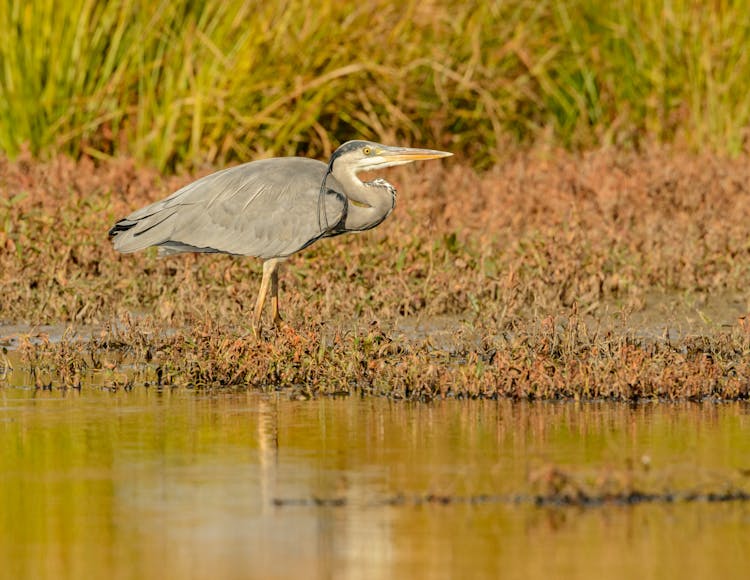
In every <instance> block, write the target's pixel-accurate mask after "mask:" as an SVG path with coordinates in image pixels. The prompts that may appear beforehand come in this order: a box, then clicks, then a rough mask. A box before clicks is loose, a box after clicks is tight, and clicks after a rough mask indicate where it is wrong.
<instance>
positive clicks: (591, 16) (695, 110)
mask: <svg viewBox="0 0 750 580" xmlns="http://www.w3.org/2000/svg"><path fill="white" fill-rule="evenodd" d="M748 47H750V9H749V8H748V3H747V1H730V0H715V1H713V2H700V1H697V0H671V1H669V0H622V1H619V2H598V1H597V0H506V1H496V2H490V1H479V0H474V1H467V2H463V3H455V2H450V1H448V0H432V1H428V0H368V1H366V2H338V1H336V0H279V1H276V2H269V1H268V0H245V1H239V0H236V1H226V2H213V1H208V0H204V1H199V0H198V1H195V0H193V1H190V0H151V1H146V0H119V1H110V2H105V1H97V0H6V1H5V2H2V3H0V150H2V151H4V152H6V153H7V154H10V155H14V154H16V153H17V152H19V151H20V150H21V149H22V148H24V147H29V148H30V150H31V151H32V153H34V154H37V155H42V156H45V155H50V154H54V153H56V152H58V151H65V152H68V153H71V154H73V155H80V154H88V155H91V156H94V157H106V156H109V155H114V154H119V153H127V154H130V155H134V156H136V157H137V158H139V159H141V160H143V161H144V162H147V163H150V164H153V165H156V166H157V167H160V168H172V167H175V166H178V165H179V166H186V165H187V166H191V165H196V164H203V163H211V164H221V163H224V162H227V161H230V160H235V159H240V160H247V159H250V158H252V157H253V156H256V155H264V154H272V153H273V154H295V153H302V152H305V153H309V154H317V155H325V154H326V153H328V152H330V150H331V149H332V148H334V147H335V146H336V144H337V143H338V142H340V141H342V140H344V139H347V138H351V137H355V136H356V137H365V138H374V139H379V140H384V141H392V142H405V143H410V142H412V143H420V144H425V145H430V146H435V147H444V148H448V149H451V150H453V151H457V152H463V153H464V154H466V155H468V156H469V157H471V158H472V159H473V161H474V163H475V164H476V165H477V166H480V167H481V166H487V165H489V164H491V163H492V162H493V161H495V160H496V159H497V158H499V157H501V156H502V155H503V151H504V149H506V148H507V147H508V146H511V145H513V144H514V143H529V142H533V141H538V140H546V141H551V142H552V143H554V144H563V145H565V146H569V147H573V148H579V147H588V146H592V145H597V144H602V143H604V144H610V143H611V144H618V145H621V144H625V145H638V144H639V143H640V142H642V141H644V140H659V141H670V140H674V139H677V140H680V141H683V142H685V143H687V144H691V145H694V146H696V147H709V148H712V149H715V150H717V151H720V152H725V153H730V154H731V153H737V152H739V151H740V150H742V149H743V148H744V146H745V141H746V138H747V130H748V124H749V120H750V98H748V94H750V50H749V49H748Z"/></svg>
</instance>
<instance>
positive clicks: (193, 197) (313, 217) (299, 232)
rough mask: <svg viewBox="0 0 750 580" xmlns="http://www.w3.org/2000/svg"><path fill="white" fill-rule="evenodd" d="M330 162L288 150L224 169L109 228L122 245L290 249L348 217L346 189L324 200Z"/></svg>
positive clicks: (268, 254) (249, 251) (274, 252)
mask: <svg viewBox="0 0 750 580" xmlns="http://www.w3.org/2000/svg"><path fill="white" fill-rule="evenodd" d="M326 167H327V166H326V164H325V163H322V162H320V161H315V160H313V159H305V158H300V157H284V158H276V159H266V160H262V161H254V162H252V163H246V164H244V165H240V166H237V167H233V168H230V169H225V170H223V171H219V172H217V173H214V174H211V175H208V176H206V177H203V178H202V179H199V180H197V181H195V182H193V183H191V184H189V185H187V186H185V187H183V188H182V189H180V190H178V191H176V192H175V193H173V194H172V195H170V196H169V197H168V198H166V199H164V200H162V201H159V202H156V203H154V204H151V205H150V206H147V207H144V208H142V209H140V210H138V211H136V212H133V213H132V214H130V215H129V216H128V217H127V218H125V219H123V220H120V221H119V222H117V224H116V225H115V226H114V227H113V228H112V230H111V231H110V235H112V236H113V237H114V244H115V248H116V249H117V250H119V251H121V252H134V251H136V250H140V249H143V248H146V247H148V246H160V247H161V249H162V250H165V251H166V252H167V253H175V252H225V253H230V254H241V255H247V256H258V257H260V258H272V257H282V256H288V255H290V254H293V253H294V252H296V251H298V250H300V249H302V248H304V247H305V246H307V245H309V244H310V243H312V242H313V241H315V240H316V239H318V238H320V237H321V236H323V235H325V234H326V224H328V228H330V227H333V226H335V225H336V224H338V222H340V221H341V220H342V219H343V217H344V214H345V211H346V200H345V198H344V197H343V196H341V195H337V194H333V193H332V194H329V195H326V196H325V197H324V199H323V200H322V201H321V198H320V186H321V183H322V181H323V178H324V176H325V173H326ZM321 203H322V207H321ZM321 212H322V213H321Z"/></svg>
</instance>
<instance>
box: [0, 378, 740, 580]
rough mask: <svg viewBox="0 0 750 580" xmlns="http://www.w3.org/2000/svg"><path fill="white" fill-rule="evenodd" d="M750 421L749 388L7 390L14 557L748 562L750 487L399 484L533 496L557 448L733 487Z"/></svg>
mask: <svg viewBox="0 0 750 580" xmlns="http://www.w3.org/2000/svg"><path fill="white" fill-rule="evenodd" d="M749 427H750V414H749V413H748V406H747V405H746V404H741V403H736V404H729V405H674V406H672V405H665V404H659V405H639V406H635V407H631V406H626V405H608V404H584V405H578V404H571V403H565V404H512V403H509V402H505V401H502V402H466V401H464V402H457V401H445V402H435V403H431V404H413V403H393V402H389V401H385V400H373V399H365V400H359V399H356V398H350V399H343V400H332V399H324V400H318V401H306V402H296V401H289V400H286V399H285V398H283V397H278V396H271V395H268V396H263V395H258V394H252V393H250V394H203V393H190V392H186V391H174V392H170V391H157V390H154V389H151V390H148V389H136V390H135V391H133V392H131V393H122V392H120V393H107V392H100V391H96V390H94V389H86V390H84V391H82V392H81V393H80V394H79V393H77V392H67V393H61V392H58V391H54V392H42V391H34V390H29V389H22V388H5V389H1V390H0V441H1V442H2V453H1V454H0V472H2V479H0V561H1V562H3V563H4V568H5V571H6V573H7V574H8V575H9V576H10V577H13V578H98V577H104V576H107V577H112V578H120V577H122V578H131V577H145V578H149V577H180V578H181V577H184V578H248V577H259V578H274V577H276V578H288V577H305V578H309V577H331V576H341V577H346V578H349V577H354V578H356V577H372V578H392V577H435V578H440V577H452V576H458V575H463V576H465V575H471V576H473V577H481V576H489V577H497V576H499V575H501V574H502V576H503V577H511V578H512V577H524V578H549V577H576V578H581V577H601V576H603V575H604V574H605V573H606V575H607V577H609V578H617V577H621V578H632V577H634V576H637V575H643V574H648V575H649V576H651V577H660V576H670V577H671V576H676V575H678V574H682V575H684V576H688V577H696V575H697V576H701V575H705V577H709V575H710V577H716V576H718V575H722V574H723V575H724V576H727V577H731V576H732V575H733V574H734V575H735V576H736V573H737V571H738V570H742V569H745V570H747V566H748V564H750V556H748V554H750V506H746V505H744V504H729V505H709V504H690V505H688V504H679V505H642V506H638V507H634V508H625V507H606V508H599V509H589V510H581V509H578V508H570V509H559V508H558V509H553V508H535V507H533V506H530V505H508V504H502V503H495V504H486V505H467V504H457V505H448V506H440V505H422V506H417V505H414V504H413V503H409V502H407V503H406V504H405V505H403V506H382V505H377V500H378V499H382V498H387V497H394V496H397V495H399V494H402V495H403V496H404V497H411V496H423V495H425V494H427V493H438V494H456V495H461V496H471V495H479V494H495V495H498V494H512V493H524V492H528V488H529V486H528V480H529V474H530V473H532V472H533V471H534V470H535V469H537V468H538V467H539V466H543V465H545V464H548V463H550V462H551V463H554V464H556V465H561V466H565V467H567V468H569V469H571V470H577V471H578V472H582V473H584V474H585V473H586V472H587V471H590V472H591V473H592V477H596V476H597V474H598V473H601V472H602V470H606V468H607V467H608V466H611V467H613V468H622V467H623V466H624V465H625V464H626V463H627V462H628V461H631V462H634V463H636V464H639V465H640V464H641V462H642V458H644V457H648V460H649V463H648V465H649V466H650V469H651V471H650V472H649V473H650V476H652V477H653V481H654V482H655V484H656V485H661V486H665V487H678V488H681V489H693V488H695V489H699V488H701V486H706V485H709V486H714V487H715V486H716V485H717V482H720V481H721V478H722V477H724V476H725V475H726V474H727V473H732V474H736V473H738V472H739V470H742V469H748V468H750V459H748V458H750V438H748V437H747V433H748V428H749ZM337 497H339V498H341V497H342V498H346V500H347V505H346V507H343V508H337V507H335V506H333V505H326V506H322V507H315V506H310V505H306V506H295V507H278V506H274V502H273V500H274V499H275V498H304V499H310V498H329V499H330V498H337ZM696 547H699V548H700V549H696ZM5 563H8V564H7V565H6V564H5Z"/></svg>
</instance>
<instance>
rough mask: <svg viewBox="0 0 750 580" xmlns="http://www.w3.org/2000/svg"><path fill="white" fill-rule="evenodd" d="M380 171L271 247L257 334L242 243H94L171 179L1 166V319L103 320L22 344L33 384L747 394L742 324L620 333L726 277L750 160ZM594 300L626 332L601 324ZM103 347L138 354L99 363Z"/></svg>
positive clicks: (741, 228) (747, 258)
mask: <svg viewBox="0 0 750 580" xmlns="http://www.w3.org/2000/svg"><path fill="white" fill-rule="evenodd" d="M389 178H390V180H391V181H393V182H394V183H396V184H397V186H398V188H399V191H400V192H401V193H400V195H399V201H398V206H397V209H396V212H395V213H394V215H393V216H392V217H391V218H389V219H388V220H387V221H386V222H385V223H384V224H383V225H382V226H381V227H380V228H378V229H377V230H374V231H373V232H370V233H367V234H364V235H360V236H347V237H343V238H337V239H335V240H328V241H324V242H321V243H319V244H316V245H315V246H313V247H312V248H310V249H309V250H308V251H306V252H304V253H303V254H302V255H300V256H296V257H294V258H293V259H292V260H290V262H289V264H288V266H287V267H286V268H285V270H284V273H283V275H282V278H283V282H282V308H283V311H282V312H283V314H285V316H286V319H287V321H288V322H289V327H288V328H282V329H281V330H279V331H270V332H267V333H266V334H265V335H264V336H263V337H261V338H260V339H256V338H254V337H253V336H252V334H251V333H250V330H249V317H250V310H251V307H252V303H253V300H254V298H255V292H256V291H257V287H258V283H259V269H260V268H259V263H258V262H257V261H256V260H251V259H237V258H232V257H228V256H210V255H202V256H180V257H175V258H169V259H165V260H160V259H157V258H156V257H155V255H154V254H149V253H147V254H143V253H142V254H137V255H134V256H119V255H117V254H115V252H114V251H113V250H112V249H111V247H110V244H109V243H108V242H107V239H106V232H107V229H108V228H109V226H110V225H111V224H112V223H113V222H114V220H115V219H116V218H117V217H121V216H123V215H126V214H127V213H129V212H130V211H131V210H133V209H135V208H137V207H140V206H141V205H143V204H145V203H147V202H149V201H152V200H154V199H158V198H160V197H163V196H164V195H166V194H167V193H169V192H170V191H172V190H174V189H175V188H177V187H178V186H179V185H181V184H183V183H185V182H187V181H189V180H190V179H191V178H190V177H189V176H179V177H170V178H166V177H161V176H160V175H158V174H157V173H155V172H153V171H149V170H145V169H141V168H137V167H135V166H134V164H133V163H132V162H130V161H128V160H118V161H113V162H110V163H105V164H102V165H99V166H95V165H94V164H93V163H91V162H90V161H86V160H84V161H81V162H78V163H76V162H73V161H70V160H68V159H66V158H59V159H56V160H53V161H51V162H48V163H32V162H31V161H29V160H27V159H21V160H19V161H16V162H8V161H0V224H1V225H0V228H1V229H0V248H2V252H1V253H0V272H1V273H0V309H1V310H0V322H3V323H11V322H26V323H29V324H40V323H55V324H58V323H63V324H72V325H73V326H74V327H79V326H81V327H82V326H83V325H86V326H91V325H94V326H97V327H100V328H104V330H103V332H102V333H101V336H97V338H96V339H92V340H83V341H72V340H67V339H66V340H64V341H63V342H62V343H53V344H42V345H36V346H32V345H28V344H27V345H26V346H25V347H24V348H23V349H22V350H23V352H24V356H25V357H26V361H27V363H28V365H29V366H30V367H34V368H36V369H37V371H38V372H37V375H36V377H37V378H36V380H37V382H38V383H40V384H46V383H47V382H50V381H51V382H53V383H55V382H60V383H61V384H69V385H70V384H76V382H77V381H79V380H80V377H81V376H84V375H85V374H86V373H87V372H89V371H92V370H93V371H98V370H100V369H108V370H107V371H106V372H112V373H114V374H113V379H112V380H113V384H137V383H138V382H143V381H148V382H158V383H161V384H177V385H185V386H199V387H218V386H222V387H237V388H245V387H248V386H251V387H257V388H264V389H274V388H290V389H292V390H293V391H294V392H297V393H300V394H303V395H314V394H316V393H319V392H320V393H332V392H347V393H349V392H354V391H357V392H366V393H377V394H389V395H392V396H396V397H410V398H411V397H423V398H430V397H434V396H448V395H453V396H496V395H500V396H511V397H519V398H537V397H544V398H554V397H576V398H579V397H580V398H589V397H611V398H616V399H638V398H643V397H664V398H705V397H716V398H747V396H748V393H750V366H749V365H748V362H747V360H748V359H747V357H746V354H747V351H748V347H749V346H750V342H749V341H748V336H747V334H746V333H745V329H744V328H743V327H742V325H734V326H733V327H730V328H726V329H724V331H722V332H718V331H717V332H713V333H711V334H708V335H706V336H684V337H682V338H680V339H678V340H672V341H653V340H650V341H644V340H637V339H636V338H635V332H633V333H629V332H628V331H627V319H628V315H629V313H632V312H637V311H638V310H639V309H642V308H643V305H644V297H645V296H646V295H647V294H650V293H653V292H668V293H672V294H674V295H677V296H683V295H685V296H687V295H690V296H703V297H705V296H710V295H712V294H713V295H716V294H717V293H724V292H727V291H734V292H738V293H741V292H742V291H743V290H744V287H745V285H746V281H747V280H748V274H749V273H750V272H749V270H750V238H749V237H748V229H749V228H750V221H749V220H748V218H749V217H750V195H748V184H750V179H749V178H750V165H749V164H748V159H747V158H740V159H736V160H727V159H721V158H717V157H713V156H708V155H703V156H699V155H694V154H690V153H686V152H683V151H677V150H673V149H664V148H660V149H656V148H654V149H651V150H649V151H646V152H643V153H640V154H636V153H624V152H618V151H596V152H593V153H589V154H586V155H583V156H576V155H573V154H569V153H564V152H560V151H550V150H541V149H540V150H536V151H532V152H529V153H523V154H521V153H519V154H518V155H517V156H516V157H515V158H513V159H510V160H509V161H508V162H507V163H505V164H504V165H502V166H499V167H497V168H495V169H494V170H492V171H489V172H486V173H482V174H477V173H474V172H472V171H470V170H468V169H466V168H465V167H463V165H462V163H461V160H460V159H458V160H452V161H450V162H448V163H445V164H444V165H440V164H438V163H432V164H430V165H427V164H425V165H422V166H414V167H412V168H408V169H404V170H393V171H392V172H391V173H390V176H389ZM613 308H614V309H615V310H616V311H617V313H619V314H620V315H621V316H622V317H623V319H624V320H625V321H626V322H625V329H626V330H625V331H624V332H617V333H614V332H610V331H608V330H602V328H608V327H607V325H605V324H603V323H602V321H604V320H605V318H606V317H607V316H611V313H612V311H613ZM414 316H418V317H420V319H421V320H423V321H428V322H429V320H431V319H432V318H433V317H438V316H442V317H454V316H455V319H450V318H449V320H453V324H454V326H455V332H454V333H453V334H452V336H451V337H450V341H449V344H448V346H447V347H446V346H445V345H442V346H440V345H437V344H435V341H434V340H433V337H431V336H430V335H429V332H428V333H426V335H425V336H421V335H420V336H415V335H413V334H412V335H404V334H403V333H401V332H398V331H397V330H395V327H396V326H397V325H398V324H399V322H400V321H402V320H404V317H414ZM584 322H585V324H584ZM600 323H602V324H600ZM167 330H169V332H166V331H167ZM633 330H634V331H635V330H636V329H633ZM0 334H2V333H1V332H0ZM122 360H128V361H129V362H131V363H132V362H135V363H136V368H137V369H139V370H138V371H137V372H136V373H135V374H132V373H130V374H128V375H127V376H125V375H122V377H124V378H116V377H115V374H116V373H117V372H118V368H119V365H120V364H121V362H122ZM45 369H46V370H45ZM43 371H44V372H43ZM102 372H104V371H102ZM43 375H44V376H43ZM118 376H119V375H118ZM53 377H54V378H53Z"/></svg>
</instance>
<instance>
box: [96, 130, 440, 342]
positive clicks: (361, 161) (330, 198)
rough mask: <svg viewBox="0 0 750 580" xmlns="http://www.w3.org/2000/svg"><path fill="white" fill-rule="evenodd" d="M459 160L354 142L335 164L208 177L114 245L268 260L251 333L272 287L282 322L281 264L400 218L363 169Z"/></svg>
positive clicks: (386, 190) (280, 161)
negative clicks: (329, 240) (335, 238)
mask: <svg viewBox="0 0 750 580" xmlns="http://www.w3.org/2000/svg"><path fill="white" fill-rule="evenodd" d="M450 155H452V153H447V152H445V151H435V150H432V149H413V148H408V147H390V146H387V145H381V144H380V143H373V142H370V141H348V142H347V143H344V144H343V145H341V146H340V147H339V148H338V149H336V151H334V153H333V154H332V155H331V158H330V159H329V161H328V163H327V164H326V163H323V162H321V161H317V160H314V159H308V158H304V157H278V158H274V159H264V160H260V161H252V162H250V163H245V164H243V165H238V166H236V167H231V168H229V169H224V170H222V171H218V172H216V173H213V174H211V175H207V176H205V177H203V178H201V179H198V180H197V181H194V182H193V183H190V184H188V185H186V186H185V187H183V188H182V189H179V190H177V191H175V192H174V193H172V194H171V195H170V196H169V197H167V198H166V199H163V200H161V201H157V202H155V203H152V204H151V205H148V206H146V207H144V208H142V209H139V210H137V211H135V212H133V213H131V214H130V215H129V216H127V217H126V218H123V219H121V220H119V221H118V222H117V223H116V224H115V225H114V226H113V227H112V228H111V229H110V230H109V237H110V239H112V241H113V243H114V247H115V249H116V250H118V251H120V252H123V253H129V252H135V251H138V250H143V249H145V248H148V247H150V246H156V247H158V249H159V255H170V254H179V253H183V252H214V253H216V252H218V253H225V254H234V255H243V256H256V257H258V258H261V259H262V260H263V278H262V280H261V284H260V291H259V293H258V298H257V300H256V302H255V311H254V317H253V328H254V329H256V331H257V329H258V328H259V327H260V323H261V315H262V312H263V306H264V304H265V302H266V296H267V295H268V292H269V288H270V292H271V307H272V317H273V318H272V319H273V323H274V324H277V323H278V322H279V321H280V320H281V316H280V314H279V284H278V266H279V264H280V263H281V262H282V261H284V260H285V259H286V258H288V257H289V256H291V255H292V254H294V253H296V252H299V251H300V250H302V249H304V248H306V247H308V246H309V245H310V244H312V243H314V242H316V241H317V240H319V239H321V238H330V237H333V236H338V235H340V234H345V233H348V232H362V231H365V230H369V229H372V228H374V227H376V226H378V225H379V224H380V223H382V221H383V220H384V219H385V218H387V217H388V215H389V214H390V213H391V211H393V208H394V207H395V204H396V189H395V188H394V187H393V186H392V185H391V184H390V183H388V182H387V181H386V180H384V179H382V178H377V179H374V180H373V181H364V182H363V181H362V180H360V179H359V177H358V176H357V174H358V173H360V172H362V171H372V170H378V169H383V168H386V167H393V166H395V165H404V164H406V163H411V162H413V161H419V160H423V159H437V158H439V157H448V156H450Z"/></svg>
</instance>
